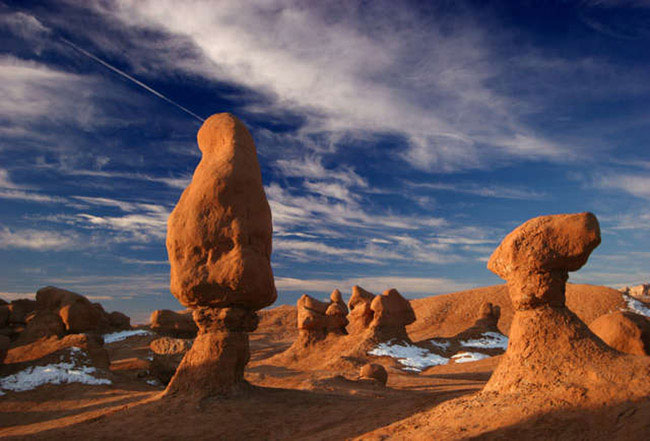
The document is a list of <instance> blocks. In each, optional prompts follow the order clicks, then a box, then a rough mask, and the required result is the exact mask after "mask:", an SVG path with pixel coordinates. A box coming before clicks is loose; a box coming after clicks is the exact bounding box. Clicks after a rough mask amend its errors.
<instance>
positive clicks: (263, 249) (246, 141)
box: [167, 113, 277, 310]
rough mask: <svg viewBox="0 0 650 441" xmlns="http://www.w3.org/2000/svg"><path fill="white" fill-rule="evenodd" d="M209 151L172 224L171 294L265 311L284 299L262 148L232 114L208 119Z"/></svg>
mask: <svg viewBox="0 0 650 441" xmlns="http://www.w3.org/2000/svg"><path fill="white" fill-rule="evenodd" d="M198 143H199V148H200V149H201V152H202V153H203V156H202V158H201V162H200V163H199V165H198V166H197V168H196V170H195V171H194V176H193V177H192V182H191V184H190V185H189V186H188V187H187V188H186V189H185V191H184V192H183V195H182V196H181V198H180V200H179V202H178V204H177V205H176V208H174V211H173V212H172V214H171V215H170V217H169V220H168V224H167V252H168V254H169V262H170V265H171V292H172V294H174V296H175V297H176V298H177V299H178V300H179V301H180V302H181V303H182V304H183V305H185V306H187V307H229V306H238V307H242V308H245V309H250V310H259V309H261V308H264V307H265V306H268V305H270V304H272V303H273V302H274V301H275V299H276V298H277V293H276V290H275V284H274V281H273V273H272V270H271V265H270V259H271V235H272V225H271V210H270V208H269V204H268V201H267V200H266V195H265V194H264V188H263V186H262V175H261V172H260V166H259V164H258V162H257V151H256V149H255V144H254V143H253V139H252V137H251V135H250V134H249V132H248V130H247V129H246V127H245V126H244V125H243V124H242V123H241V122H240V121H239V120H238V119H237V118H236V117H234V116H233V115H230V114H228V113H221V114H217V115H213V116H211V117H210V118H208V119H207V120H206V121H205V123H204V124H203V126H202V127H201V129H200V130H199V133H198Z"/></svg>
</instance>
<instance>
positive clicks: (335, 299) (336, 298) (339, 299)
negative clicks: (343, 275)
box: [330, 289, 350, 315]
mask: <svg viewBox="0 0 650 441" xmlns="http://www.w3.org/2000/svg"><path fill="white" fill-rule="evenodd" d="M330 302H331V303H336V304H337V305H339V306H340V307H341V309H342V310H343V311H344V312H345V315H348V313H349V312H350V311H349V310H348V307H347V305H346V304H345V302H344V301H343V296H342V295H341V291H339V290H338V289H335V290H334V291H332V294H330Z"/></svg>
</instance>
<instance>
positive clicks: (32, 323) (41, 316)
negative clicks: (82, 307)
mask: <svg viewBox="0 0 650 441" xmlns="http://www.w3.org/2000/svg"><path fill="white" fill-rule="evenodd" d="M64 334H65V324H64V323H63V320H61V317H59V315H58V314H56V313H54V312H51V311H36V312H34V313H32V314H30V315H29V316H28V317H27V325H26V326H25V330H24V331H23V332H22V333H21V334H20V335H19V337H18V342H19V344H25V343H28V342H32V341H36V340H39V339H41V338H47V337H52V336H56V337H62V336H63V335H64Z"/></svg>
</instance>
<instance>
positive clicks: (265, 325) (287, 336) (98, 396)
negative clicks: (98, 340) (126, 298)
mask: <svg viewBox="0 0 650 441" xmlns="http://www.w3.org/2000/svg"><path fill="white" fill-rule="evenodd" d="M611 291H613V290H608V289H607V288H602V287H590V286H588V285H571V286H570V288H569V293H568V295H567V297H568V301H567V303H568V304H569V307H572V305H573V306H574V307H575V309H574V311H576V313H577V314H578V315H579V316H581V317H582V318H583V320H584V321H586V322H587V323H588V322H589V321H590V320H593V319H594V318H596V317H597V316H598V315H600V314H601V313H604V312H601V311H605V310H607V309H610V308H618V307H620V306H622V301H621V300H620V295H618V297H616V296H615V295H614V294H613V293H612V292H611ZM504 294H505V290H504V289H503V287H500V286H497V287H488V288H481V289H478V290H472V291H468V292H464V293H456V294H450V295H447V296H439V297H432V298H429V299H422V300H417V301H414V302H413V306H414V309H415V311H416V314H417V316H418V321H417V322H416V323H415V324H414V325H413V326H411V327H410V328H409V332H410V334H411V336H412V338H413V339H414V340H422V339H425V338H431V337H436V336H450V335H454V334H456V333H458V332H460V331H462V330H463V329H465V328H467V327H468V326H471V324H472V322H473V320H474V318H475V317H474V315H475V311H476V309H474V312H473V314H470V311H471V310H472V309H473V308H475V304H479V306H480V303H481V302H482V301H484V300H489V301H491V302H493V303H498V304H500V305H502V320H501V321H500V323H499V326H500V328H501V329H502V330H503V331H507V329H508V328H509V320H511V318H512V313H511V312H508V310H507V309H506V310H505V311H504V309H505V308H504V306H507V305H508V302H506V300H507V298H505V299H501V297H502V296H503V295H504ZM594 298H595V300H594ZM619 304H620V306H619ZM450 305H451V306H450ZM588 305H591V306H588ZM441 311H445V313H443V312H441ZM605 312H606V311H605ZM295 317H296V316H295V308H293V307H288V306H283V307H278V308H274V309H271V310H267V311H264V312H263V313H262V317H261V321H260V326H259V329H258V330H257V331H256V332H255V333H253V334H252V335H251V352H252V355H251V362H250V364H249V367H248V369H247V374H246V378H247V380H248V381H249V382H250V383H251V388H250V390H248V391H247V392H245V393H244V394H243V395H242V396H239V397H235V398H232V399H228V400H224V399H212V400H205V401H203V402H200V403H195V402H188V401H184V400H183V399H180V398H165V399H161V398H160V393H161V391H162V387H161V386H150V385H148V384H147V383H146V380H147V379H149V378H150V377H147V376H146V375H145V374H144V372H145V371H146V366H147V357H148V356H149V350H148V344H149V342H150V341H151V339H152V338H154V337H153V336H138V337H133V338H130V339H128V340H125V341H121V342H116V343H112V344H109V345H107V346H106V347H107V348H108V351H109V355H110V359H111V365H110V372H109V373H108V375H110V376H111V377H110V378H111V380H112V381H113V384H112V385H110V386H87V385H79V384H68V385H60V386H53V385H50V386H43V387H40V388H37V389H36V390H32V391H26V392H8V393H7V394H6V395H4V396H2V397H0V437H2V438H3V439H8V440H14V439H37V440H38V439H43V440H46V439H47V440H50V439H67V440H88V439H100V440H103V439H105V440H109V439H110V440H114V439H161V440H172V439H228V440H239V439H242V440H244V439H246V440H251V439H268V440H280V439H282V440H298V439H301V440H307V439H308V440H330V439H333V440H338V439H372V440H379V439H403V440H407V439H408V440H417V439H442V440H446V439H567V440H568V439H603V440H604V439H608V440H612V439H649V438H650V398H649V399H644V400H640V401H638V402H624V403H608V405H607V406H606V407H589V406H583V407H581V408H574V407H572V406H571V404H570V403H569V402H567V401H562V400H560V399H549V400H542V401H540V399H539V397H530V396H525V395H521V396H519V395H517V396H515V395H502V396H494V394H486V393H480V390H481V389H482V387H483V385H484V384H485V383H486V382H487V380H488V379H489V378H490V375H491V373H492V371H493V370H494V369H495V367H496V365H497V364H498V363H499V360H500V358H501V357H500V356H496V357H491V358H487V359H484V360H480V361H477V362H472V363H463V364H454V363H452V364H448V365H441V366H435V367H432V368H429V369H427V370H425V371H423V372H421V373H419V374H417V373H409V372H404V371H402V370H400V369H399V368H398V367H397V366H396V364H395V363H390V362H389V361H387V360H386V359H385V358H374V357H368V358H369V359H374V361H375V362H380V363H383V364H384V365H385V366H386V367H387V370H388V372H389V380H388V385H387V387H381V386H378V385H376V384H370V383H367V382H363V381H360V380H358V379H357V371H356V370H355V369H353V368H352V367H351V365H347V364H340V365H339V364H336V363H335V364H331V365H332V366H336V368H331V369H322V368H321V367H322V366H327V365H328V363H320V364H314V365H313V366H302V365H295V364H294V365H292V366H291V367H287V366H281V365H278V364H277V363H273V364H271V363H269V360H272V359H277V358H278V357H275V358H273V357H274V356H275V355H277V354H279V353H281V352H282V351H284V350H286V349H287V348H288V347H289V346H291V344H292V342H293V340H294V339H295V337H296V330H295V320H296V318H295ZM335 356H336V354H334V353H328V352H327V351H325V352H323V353H322V358H323V359H326V358H328V357H335ZM296 366H299V368H298V367H296Z"/></svg>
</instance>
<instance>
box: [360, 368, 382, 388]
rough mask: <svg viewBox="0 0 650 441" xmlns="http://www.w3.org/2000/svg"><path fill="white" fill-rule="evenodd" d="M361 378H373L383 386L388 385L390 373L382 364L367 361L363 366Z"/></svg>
mask: <svg viewBox="0 0 650 441" xmlns="http://www.w3.org/2000/svg"><path fill="white" fill-rule="evenodd" d="M359 378H360V379H361V380H371V381H373V382H377V383H379V384H381V385H382V386H386V383H387V382H388V373H387V372H386V368H384V367H383V366H382V365H380V364H376V363H367V364H364V365H363V366H361V370H360V371H359Z"/></svg>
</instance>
